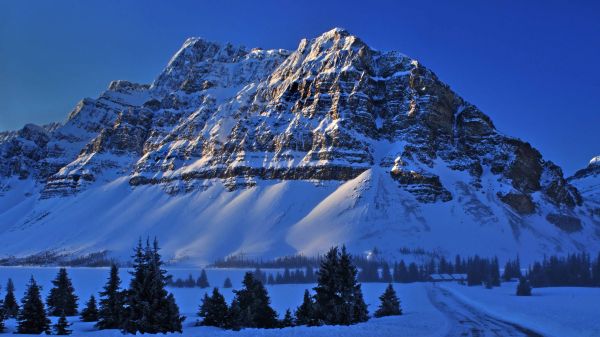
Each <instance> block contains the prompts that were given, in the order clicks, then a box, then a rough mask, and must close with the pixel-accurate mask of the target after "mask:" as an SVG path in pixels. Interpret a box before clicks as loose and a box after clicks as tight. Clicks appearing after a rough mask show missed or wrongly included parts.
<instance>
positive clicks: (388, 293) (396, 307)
mask: <svg viewBox="0 0 600 337" xmlns="http://www.w3.org/2000/svg"><path fill="white" fill-rule="evenodd" d="M379 300H380V301H381V303H380V304H379V308H378V309H377V311H375V314H374V315H375V317H384V316H397V315H402V310H401V309H400V301H399V300H398V296H396V291H394V287H392V284H391V283H390V284H389V285H388V286H387V288H386V289H385V292H384V293H383V295H381V296H379Z"/></svg>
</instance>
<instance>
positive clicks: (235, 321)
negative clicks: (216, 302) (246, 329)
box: [225, 298, 242, 331]
mask: <svg viewBox="0 0 600 337" xmlns="http://www.w3.org/2000/svg"><path fill="white" fill-rule="evenodd" d="M241 317H242V308H240V303H239V301H238V300H237V299H236V298H234V299H233V301H231V305H230V306H229V310H228V311H227V319H226V320H225V322H226V324H225V329H230V330H235V331H237V330H240V329H241V328H242V322H241Z"/></svg>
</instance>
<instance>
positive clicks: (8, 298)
mask: <svg viewBox="0 0 600 337" xmlns="http://www.w3.org/2000/svg"><path fill="white" fill-rule="evenodd" d="M3 307H4V315H5V317H8V318H17V315H18V314H19V304H18V303H17V299H16V298H15V285H14V284H13V281H12V279H10V278H9V279H8V282H7V283H6V295H5V296H4V303H3Z"/></svg>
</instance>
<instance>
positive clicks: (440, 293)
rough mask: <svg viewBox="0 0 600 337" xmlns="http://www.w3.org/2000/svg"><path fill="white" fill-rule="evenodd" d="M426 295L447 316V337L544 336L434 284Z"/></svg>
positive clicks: (428, 288)
mask: <svg viewBox="0 0 600 337" xmlns="http://www.w3.org/2000/svg"><path fill="white" fill-rule="evenodd" d="M427 295H428V297H429V300H430V301H431V303H433V305H434V306H435V307H436V308H437V309H438V310H440V311H441V312H442V313H443V314H444V315H446V317H447V318H448V320H449V323H450V330H449V331H448V335H447V336H448V337H544V336H543V335H541V334H539V333H537V332H535V331H532V330H529V329H527V328H524V327H522V326H520V325H517V324H514V323H510V322H507V321H503V320H501V319H497V318H495V317H492V316H490V315H488V314H486V313H484V312H482V311H480V310H477V309H476V308H474V307H472V306H470V305H468V304H466V303H464V302H463V301H461V300H460V299H458V298H457V297H456V296H455V295H453V294H452V293H451V292H449V291H447V290H445V289H442V288H440V287H437V286H435V285H434V286H428V287H427Z"/></svg>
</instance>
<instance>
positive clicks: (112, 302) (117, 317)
mask: <svg viewBox="0 0 600 337" xmlns="http://www.w3.org/2000/svg"><path fill="white" fill-rule="evenodd" d="M120 286H121V279H120V278H119V268H118V267H117V265H115V264H112V265H111V267H110V276H109V278H108V281H107V282H106V285H105V286H104V290H103V291H101V292H100V307H99V310H98V323H96V327H97V328H98V329H101V330H102V329H118V328H120V327H121V323H122V321H123V318H124V310H125V309H124V294H123V292H122V291H121V290H120Z"/></svg>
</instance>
